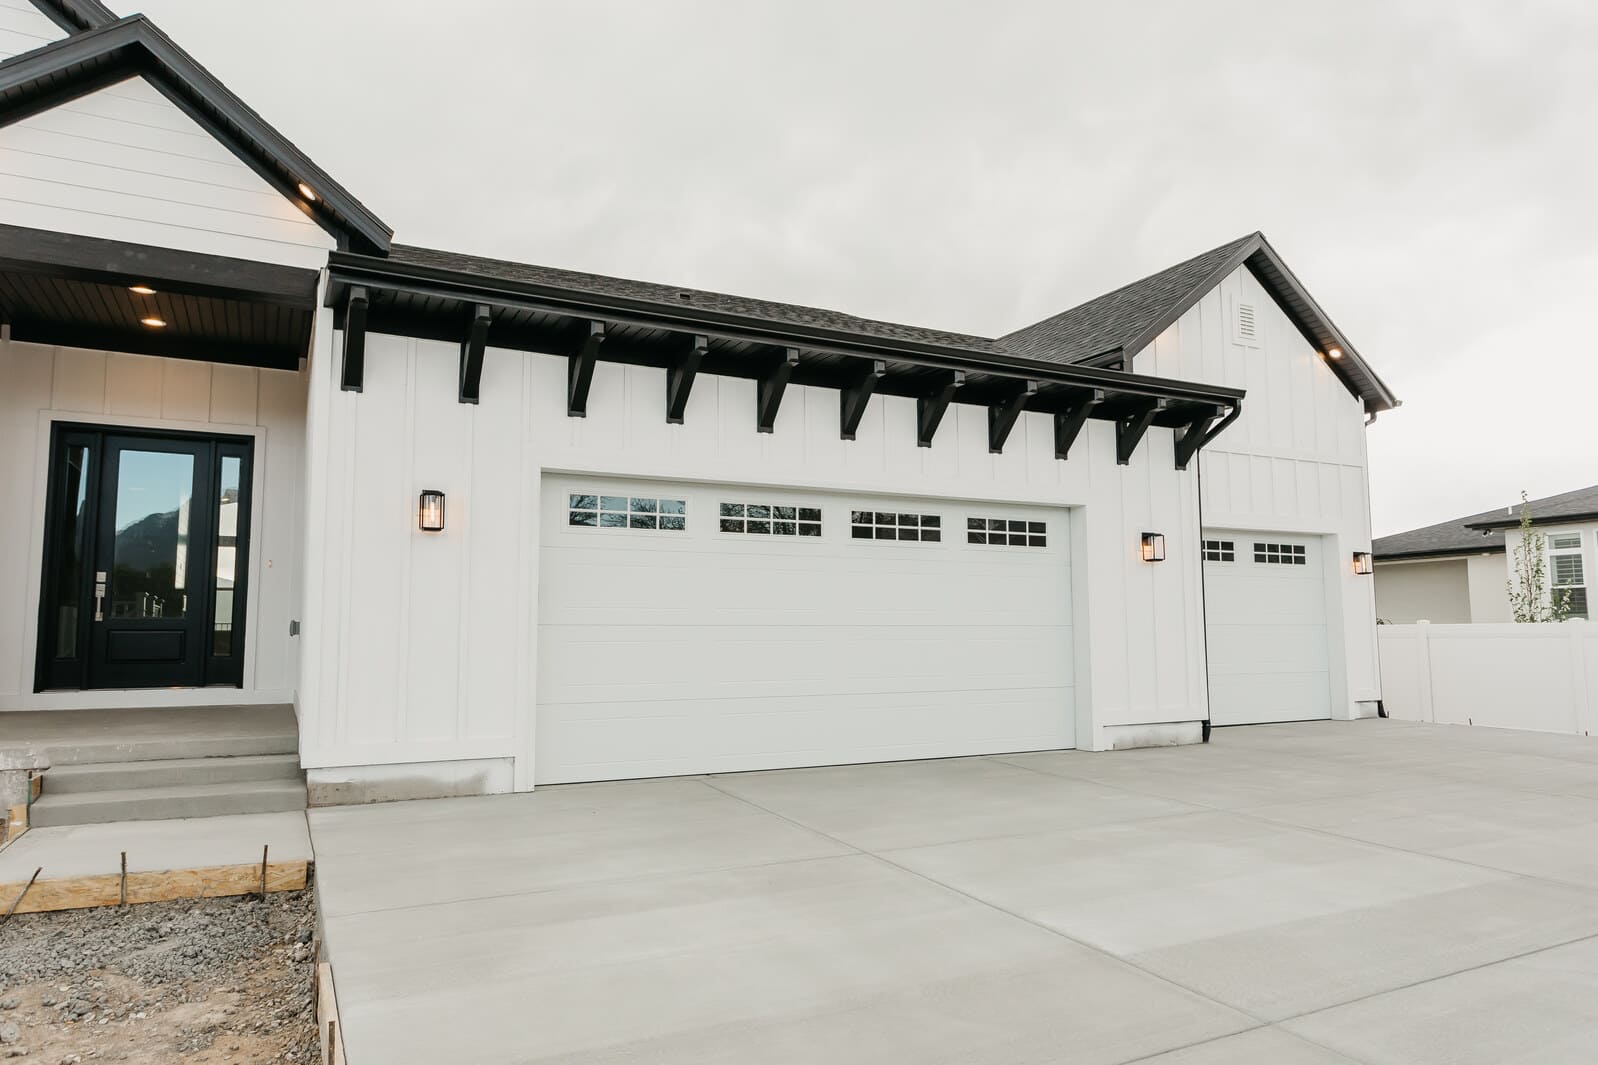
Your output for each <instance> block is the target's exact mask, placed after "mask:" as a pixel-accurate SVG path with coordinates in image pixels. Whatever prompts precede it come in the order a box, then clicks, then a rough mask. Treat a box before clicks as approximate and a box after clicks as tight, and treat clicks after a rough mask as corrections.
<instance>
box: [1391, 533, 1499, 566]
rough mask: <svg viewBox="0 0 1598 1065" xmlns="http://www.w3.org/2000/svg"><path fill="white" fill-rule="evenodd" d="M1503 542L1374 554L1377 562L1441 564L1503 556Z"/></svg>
mask: <svg viewBox="0 0 1598 1065" xmlns="http://www.w3.org/2000/svg"><path fill="white" fill-rule="evenodd" d="M1504 550H1505V548H1504V544H1503V542H1502V541H1497V542H1494V541H1489V540H1486V539H1485V538H1484V539H1483V542H1482V546H1481V547H1479V548H1465V547H1445V548H1438V549H1437V550H1435V551H1389V552H1387V553H1385V554H1378V553H1376V552H1374V551H1373V552H1372V555H1373V557H1374V558H1375V559H1376V561H1377V562H1432V561H1437V562H1441V561H1443V560H1445V559H1451V558H1457V559H1466V558H1470V557H1472V556H1473V555H1501V554H1503V553H1504Z"/></svg>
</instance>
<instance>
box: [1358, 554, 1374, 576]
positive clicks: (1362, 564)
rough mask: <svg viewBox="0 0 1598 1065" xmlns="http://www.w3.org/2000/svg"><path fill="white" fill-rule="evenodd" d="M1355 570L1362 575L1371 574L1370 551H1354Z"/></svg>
mask: <svg viewBox="0 0 1598 1065" xmlns="http://www.w3.org/2000/svg"><path fill="white" fill-rule="evenodd" d="M1354 572H1355V573H1358V574H1359V575H1361V576H1369V575H1370V572H1371V553H1370V552H1369V551H1355V552H1354Z"/></svg>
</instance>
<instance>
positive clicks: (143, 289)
mask: <svg viewBox="0 0 1598 1065" xmlns="http://www.w3.org/2000/svg"><path fill="white" fill-rule="evenodd" d="M128 291H129V292H132V293H134V294H135V295H138V296H153V295H155V289H153V288H151V287H150V286H149V285H129V286H128Z"/></svg>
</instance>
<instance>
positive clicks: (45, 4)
mask: <svg viewBox="0 0 1598 1065" xmlns="http://www.w3.org/2000/svg"><path fill="white" fill-rule="evenodd" d="M33 6H34V7H36V8H38V9H39V10H40V11H42V12H44V14H45V15H46V17H48V18H49V19H50V21H51V22H54V23H55V24H56V25H57V26H60V27H61V28H62V29H64V30H66V31H67V32H68V33H82V32H83V31H84V30H92V29H94V28H95V27H97V26H104V25H105V24H106V23H108V22H115V21H116V20H117V16H116V13H115V12H113V11H112V10H111V9H110V8H108V7H106V6H105V5H104V4H102V3H100V0H33Z"/></svg>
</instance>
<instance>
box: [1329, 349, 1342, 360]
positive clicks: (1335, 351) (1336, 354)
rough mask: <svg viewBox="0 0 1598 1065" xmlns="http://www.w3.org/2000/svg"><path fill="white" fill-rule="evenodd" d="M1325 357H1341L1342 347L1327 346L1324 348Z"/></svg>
mask: <svg viewBox="0 0 1598 1065" xmlns="http://www.w3.org/2000/svg"><path fill="white" fill-rule="evenodd" d="M1326 357H1327V358H1328V359H1341V358H1342V357H1343V349H1342V348H1327V349H1326Z"/></svg>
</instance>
